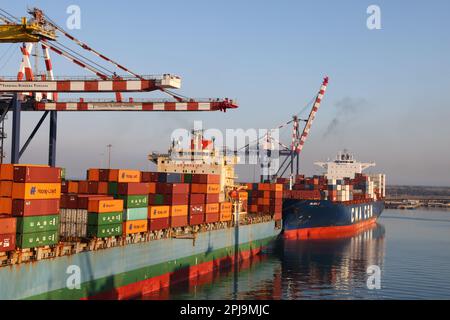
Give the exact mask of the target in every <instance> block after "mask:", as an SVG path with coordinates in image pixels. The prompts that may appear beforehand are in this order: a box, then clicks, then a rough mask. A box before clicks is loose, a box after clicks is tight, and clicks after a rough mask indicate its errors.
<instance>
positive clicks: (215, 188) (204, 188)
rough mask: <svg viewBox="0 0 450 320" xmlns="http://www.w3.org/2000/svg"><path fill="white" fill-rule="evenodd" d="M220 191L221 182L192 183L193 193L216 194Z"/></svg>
mask: <svg viewBox="0 0 450 320" xmlns="http://www.w3.org/2000/svg"><path fill="white" fill-rule="evenodd" d="M219 192H220V184H201V183H193V184H191V193H208V194H216V193H219Z"/></svg>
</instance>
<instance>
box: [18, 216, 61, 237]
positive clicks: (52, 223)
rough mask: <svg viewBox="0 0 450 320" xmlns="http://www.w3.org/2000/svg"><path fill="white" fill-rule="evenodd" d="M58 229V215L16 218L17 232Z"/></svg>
mask: <svg viewBox="0 0 450 320" xmlns="http://www.w3.org/2000/svg"><path fill="white" fill-rule="evenodd" d="M58 229H59V215H51V216H32V217H18V218H17V233H36V232H44V231H55V230H58Z"/></svg>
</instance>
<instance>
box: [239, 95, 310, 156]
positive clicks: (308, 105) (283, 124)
mask: <svg viewBox="0 0 450 320" xmlns="http://www.w3.org/2000/svg"><path fill="white" fill-rule="evenodd" d="M316 97H317V95H315V96H314V97H313V98H312V99H311V100H310V101H309V102H308V103H307V104H306V105H305V106H304V107H303V108H302V109H301V110H300V111H299V112H298V113H297V114H296V115H295V116H299V115H300V114H302V113H303V112H305V111H306V109H307V108H308V107H310V106H311V104H312V103H313V101H314V100H315V99H316ZM292 121H294V120H293V119H291V120H289V121H287V122H285V123H282V124H280V125H279V126H277V127H275V128H272V129H269V130H267V131H268V132H267V133H266V134H265V135H264V136H262V137H260V138H259V139H256V140H253V141H251V142H249V143H248V144H246V145H245V146H243V147H242V148H240V149H238V150H237V151H238V152H239V151H241V150H242V149H246V148H248V147H249V146H250V145H251V144H253V143H255V142H257V143H259V141H260V140H262V139H264V138H265V137H266V136H267V135H268V134H269V132H271V131H273V130H276V129H282V128H284V127H285V126H287V125H289V124H291V123H292Z"/></svg>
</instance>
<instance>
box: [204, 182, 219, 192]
mask: <svg viewBox="0 0 450 320" xmlns="http://www.w3.org/2000/svg"><path fill="white" fill-rule="evenodd" d="M206 193H208V194H210V193H213V194H214V193H220V184H208V185H207V187H206Z"/></svg>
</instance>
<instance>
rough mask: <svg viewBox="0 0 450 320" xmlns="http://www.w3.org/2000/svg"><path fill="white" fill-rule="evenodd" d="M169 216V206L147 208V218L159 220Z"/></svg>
mask: <svg viewBox="0 0 450 320" xmlns="http://www.w3.org/2000/svg"><path fill="white" fill-rule="evenodd" d="M169 215H170V206H150V207H148V218H149V219H159V218H168V217H169Z"/></svg>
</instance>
